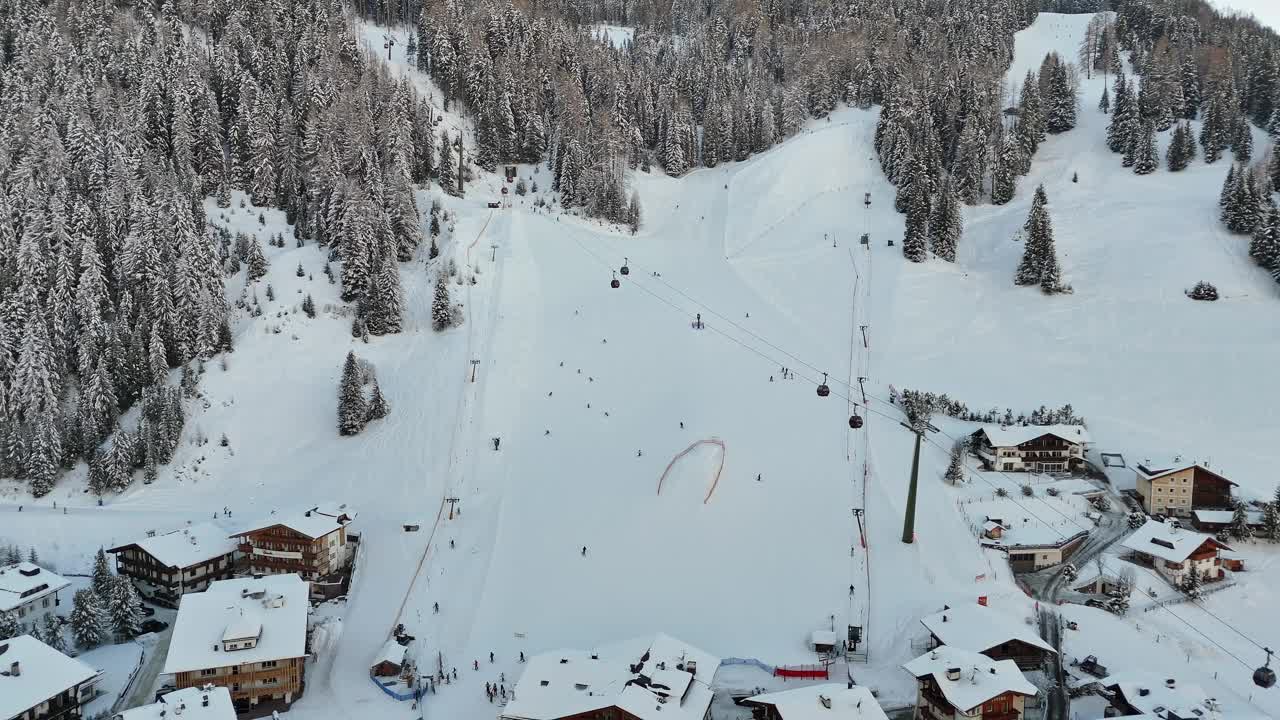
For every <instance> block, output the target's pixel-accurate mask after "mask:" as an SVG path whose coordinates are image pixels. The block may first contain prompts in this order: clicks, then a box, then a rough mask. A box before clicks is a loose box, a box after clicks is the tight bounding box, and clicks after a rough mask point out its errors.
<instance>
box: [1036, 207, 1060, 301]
mask: <svg viewBox="0 0 1280 720" xmlns="http://www.w3.org/2000/svg"><path fill="white" fill-rule="evenodd" d="M1044 217H1045V230H1046V232H1047V236H1046V238H1045V240H1044V244H1043V252H1044V263H1043V265H1041V268H1040V290H1041V292H1043V293H1044V294H1045V295H1056V294H1058V293H1060V292H1063V291H1064V288H1063V285H1062V271H1061V269H1060V268H1059V267H1058V249H1057V246H1056V245H1055V244H1054V242H1053V229H1052V227H1050V226H1049V213H1047V212H1046V213H1045V215H1044Z"/></svg>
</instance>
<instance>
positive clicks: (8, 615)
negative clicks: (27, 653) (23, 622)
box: [0, 610, 18, 640]
mask: <svg viewBox="0 0 1280 720" xmlns="http://www.w3.org/2000/svg"><path fill="white" fill-rule="evenodd" d="M17 636H18V613H17V612H14V611H12V610H8V611H4V612H0V640H8V639H9V638H14V637H17Z"/></svg>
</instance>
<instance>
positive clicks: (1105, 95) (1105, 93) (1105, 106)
mask: <svg viewBox="0 0 1280 720" xmlns="http://www.w3.org/2000/svg"><path fill="white" fill-rule="evenodd" d="M1098 112H1100V113H1102V114H1103V115H1106V114H1107V113H1109V112H1111V91H1110V90H1108V89H1107V86H1106V85H1103V86H1102V97H1100V98H1098Z"/></svg>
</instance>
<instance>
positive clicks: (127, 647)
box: [68, 638, 155, 718]
mask: <svg viewBox="0 0 1280 720" xmlns="http://www.w3.org/2000/svg"><path fill="white" fill-rule="evenodd" d="M68 647H70V645H68ZM154 651H155V649H154V646H152V647H151V649H148V642H147V640H146V639H145V638H138V639H135V640H132V641H129V642H123V643H119V644H116V645H99V646H98V647H96V648H93V649H92V650H86V651H84V652H82V653H80V655H79V656H78V657H77V658H76V659H77V660H80V661H81V662H83V663H84V664H86V665H88V666H89V667H91V668H94V669H95V670H97V672H98V673H99V674H100V677H99V678H98V680H97V681H95V682H94V690H95V692H96V693H97V694H96V695H95V696H94V698H93V699H92V700H90V701H89V702H88V703H85V706H84V709H83V713H82V715H83V717H86V718H93V717H98V716H105V715H106V714H107V713H109V712H110V711H111V709H112V708H113V707H115V705H116V703H117V702H118V701H119V699H120V696H121V694H122V693H124V691H125V686H126V685H128V684H129V678H130V677H131V676H132V675H133V673H134V671H135V670H137V669H138V667H139V666H140V664H141V663H142V661H143V658H144V657H145V655H146V654H147V653H148V652H154Z"/></svg>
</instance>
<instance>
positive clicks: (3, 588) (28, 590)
mask: <svg viewBox="0 0 1280 720" xmlns="http://www.w3.org/2000/svg"><path fill="white" fill-rule="evenodd" d="M70 584H71V582H70V581H69V580H67V579H66V578H64V577H62V576H61V575H58V574H57V573H54V572H50V571H48V570H46V569H44V568H42V567H40V566H38V565H32V564H31V563H29V562H20V563H16V564H13V565H5V566H3V567H0V612H7V611H9V610H14V609H17V608H18V607H19V606H20V605H27V604H29V603H32V602H35V601H36V600H39V599H40V598H42V597H44V596H46V595H52V594H54V593H57V592H58V591H59V590H61V589H63V588H65V587H67V586H68V585H70ZM42 586H43V587H42Z"/></svg>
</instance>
